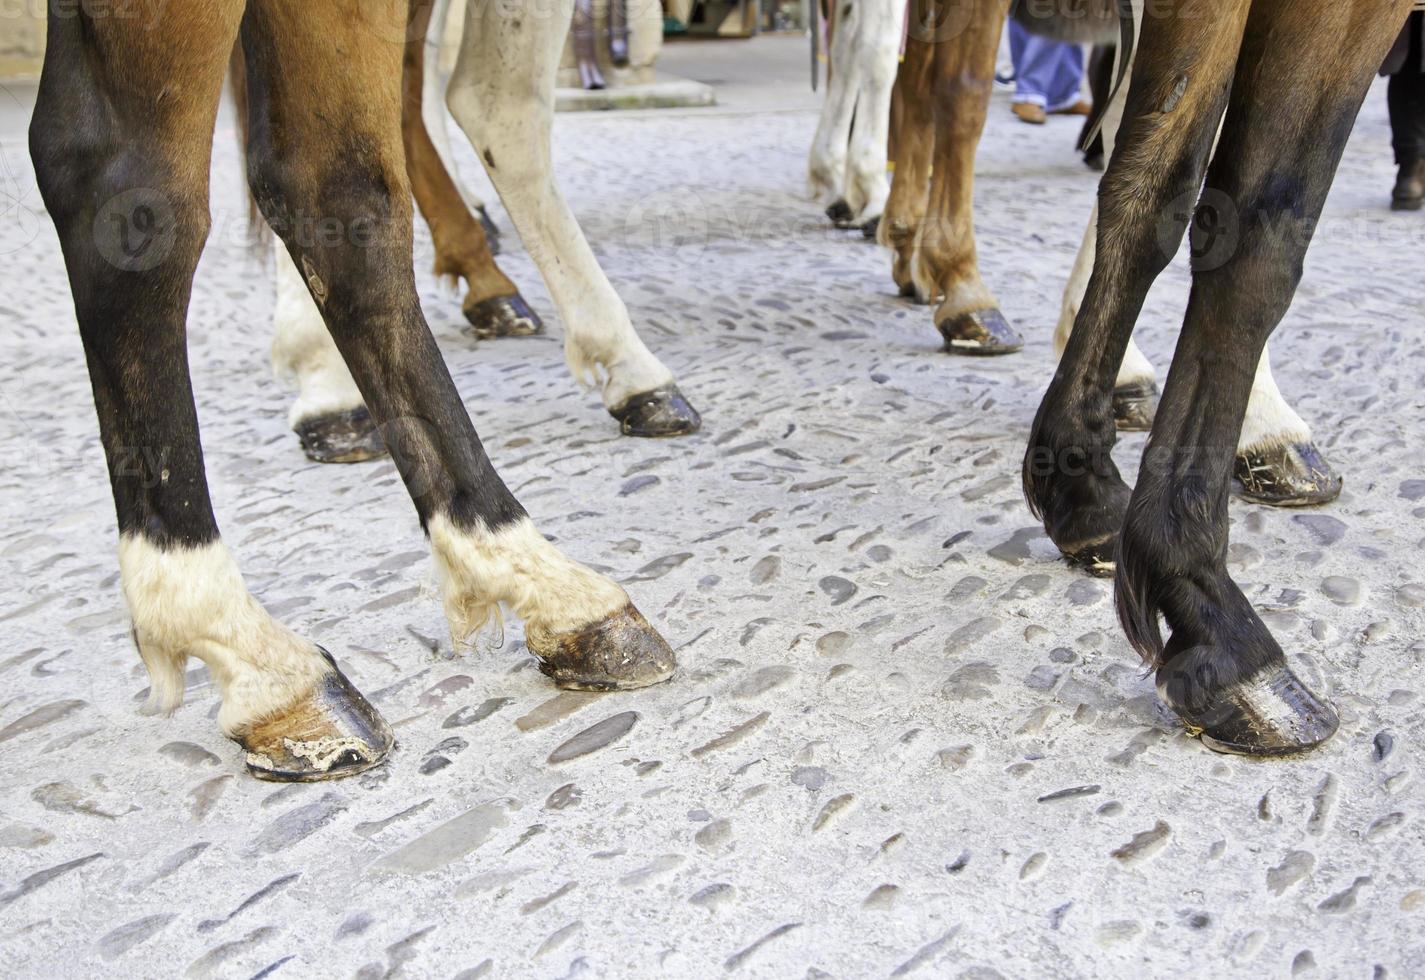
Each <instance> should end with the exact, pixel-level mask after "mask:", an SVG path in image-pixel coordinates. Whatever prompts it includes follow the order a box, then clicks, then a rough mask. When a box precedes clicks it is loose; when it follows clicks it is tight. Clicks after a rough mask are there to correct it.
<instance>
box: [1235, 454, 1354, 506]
mask: <svg viewBox="0 0 1425 980" xmlns="http://www.w3.org/2000/svg"><path fill="white" fill-rule="evenodd" d="M1232 475H1233V476H1235V477H1236V478H1237V483H1238V492H1239V493H1240V495H1241V496H1242V499H1244V500H1250V501H1252V502H1253V503H1258V504H1268V505H1270V506H1273V507H1312V506H1315V505H1317V504H1326V503H1330V502H1331V501H1333V500H1335V499H1336V498H1337V497H1339V496H1340V495H1341V485H1342V483H1343V482H1344V481H1343V480H1342V479H1341V475H1340V474H1339V473H1337V472H1336V471H1335V470H1333V469H1332V468H1331V464H1330V463H1328V462H1326V460H1325V459H1324V458H1322V456H1321V450H1319V449H1317V448H1316V444H1315V443H1312V442H1294V443H1291V444H1290V445H1286V446H1275V447H1270V448H1267V449H1262V450H1253V451H1252V452H1248V453H1239V454H1238V456H1237V459H1236V462H1235V463H1234V464H1233V472H1232Z"/></svg>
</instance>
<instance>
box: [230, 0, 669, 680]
mask: <svg viewBox="0 0 1425 980" xmlns="http://www.w3.org/2000/svg"><path fill="white" fill-rule="evenodd" d="M405 13H406V8H405V5H404V0H362V2H361V4H360V5H358V6H353V5H351V4H350V3H348V2H344V0H343V2H337V0H308V2H306V3H303V4H301V5H297V4H292V3H290V2H288V0H249V3H248V6H247V11H246V14H245V15H244V17H243V22H242V48H243V55H244V58H245V61H246V64H247V83H248V105H249V117H250V120H251V124H250V127H249V145H248V159H249V168H248V173H249V180H250V182H251V185H252V189H253V195H254V197H255V198H256V200H257V202H258V205H259V206H260V207H261V209H262V213H263V215H264V216H265V217H266V218H267V220H268V222H269V223H270V224H271V225H272V226H273V229H274V230H275V231H276V232H277V233H278V235H279V236H280V237H281V238H282V240H283V243H284V244H285V245H286V247H287V251H288V252H289V253H290V254H291V256H292V260H293V262H294V263H295V264H296V266H297V268H299V269H300V270H301V271H302V274H303V277H304V279H305V280H306V283H307V287H308V289H309V290H310V292H311V294H312V298H313V299H314V300H315V301H316V303H317V306H318V308H319V309H320V310H321V313H322V316H323V318H324V319H325V320H326V324H327V328H328V330H329V331H330V332H331V335H332V337H333V339H334V340H335V342H336V346H337V348H338V349H339V350H340V351H341V354H342V357H343V358H345V360H346V363H347V366H348V367H349V368H350V370H351V374H352V377H353V378H354V379H355V380H356V383H357V385H358V386H359V388H360V390H361V394H362V396H363V398H364V400H365V402H366V404H367V406H369V408H370V410H371V414H372V416H373V417H374V418H375V419H376V421H377V423H378V424H379V425H380V426H381V431H382V434H383V436H384V437H385V440H386V444H387V446H388V447H389V449H390V451H391V456H392V459H393V460H394V462H395V464H396V468H397V470H398V471H399V472H400V474H401V478H402V479H403V480H404V481H405V484H406V488H407V490H408V491H409V492H410V495H411V499H412V501H413V503H414V504H415V507H416V513H417V514H418V515H419V517H420V521H421V525H422V527H424V528H425V530H426V532H427V534H428V535H429V537H430V541H431V547H432V551H433V552H434V557H435V561H436V565H437V567H438V568H439V569H440V570H441V572H442V574H443V577H444V580H445V583H444V588H445V608H446V615H447V617H448V619H449V620H450V626H451V632H452V635H453V636H454V637H455V639H456V640H457V641H458V642H463V641H465V640H466V639H467V638H469V637H470V636H471V635H472V634H473V633H474V632H475V631H476V630H478V629H479V628H480V627H481V626H482V625H484V624H485V623H486V622H488V621H489V620H491V619H492V618H494V617H496V616H497V615H498V610H499V606H500V604H501V603H504V604H506V605H508V607H509V608H510V609H511V610H512V611H513V612H514V613H515V614H516V615H517V616H519V617H520V618H521V619H523V620H524V623H525V644H526V646H527V647H528V648H529V650H530V651H531V652H533V653H534V654H535V655H536V656H537V657H538V658H539V660H540V669H541V670H543V671H544V672H545V673H547V674H550V675H551V676H553V677H554V678H555V681H556V682H557V683H558V684H559V685H561V686H563V687H570V688H577V689H598V690H611V689H618V688H631V687H640V686H644V685H647V684H652V683H657V682H658V681H661V680H664V679H666V678H667V677H668V676H670V675H671V673H672V670H673V655H672V652H671V651H670V650H669V649H668V646H667V644H666V643H664V642H663V639H662V638H661V637H660V636H659V635H658V633H657V632H656V631H655V630H654V629H653V628H652V627H651V626H649V625H648V623H647V622H646V621H644V619H643V618H642V616H640V615H639V613H638V611H637V610H636V609H635V608H634V607H633V605H632V604H631V603H630V602H629V599H628V596H627V594H626V593H625V592H624V590H623V589H622V588H621V587H620V586H619V585H618V584H616V583H615V582H613V581H612V580H611V579H609V578H607V577H606V576H604V575H600V574H598V573H597V572H594V571H593V570H591V569H589V568H587V567H585V566H583V565H581V564H579V563H577V562H575V561H572V560H571V559H569V558H567V557H565V555H564V554H562V553H561V552H560V550H559V549H558V548H556V547H555V546H554V545H552V544H550V543H549V541H547V540H546V539H545V538H544V537H543V536H542V535H541V534H540V533H539V532H538V531H537V530H536V529H535V527H534V524H533V523H532V522H531V521H530V519H529V517H528V515H527V514H526V513H525V511H524V508H522V507H521V506H520V504H519V502H518V501H517V500H516V499H515V498H514V495H513V494H511V493H510V491H509V488H508V487H506V486H505V484H504V482H503V481H502V480H501V479H500V477H499V475H498V474H497V473H496V472H495V469H494V466H493V464H492V463H491V461H490V459H489V457H488V456H487V455H486V454H485V450H484V447H483V446H482V445H481V443H480V439H479V437H478V436H477V435H476V434H475V428H474V426H473V425H472V424H471V421H470V416H469V415H468V414H467V412H466V411H465V406H464V405H463V404H462V402H461V400H460V395H459V392H457V391H456V388H455V384H454V382H453V381H452V380H451V377H450V372H449V371H448V370H447V369H446V366H445V363H444V362H443V361H442V360H441V357H440V351H439V349H438V348H437V347H436V344H435V339H434V338H433V337H432V336H431V333H430V330H429V329H428V328H427V326H426V323H425V320H424V318H423V317H422V315H421V309H420V303H419V301H418V298H417V296H416V287H415V276H414V273H413V271H412V267H411V247H412V223H411V219H412V214H411V198H410V185H409V184H408V183H407V176H406V167H405V159H404V153H403V152H402V146H401V135H400V123H401V98H400V91H399V89H398V87H397V84H396V79H397V74H398V71H399V67H400V63H401V57H402V47H403V45H402V44H401V43H400V42H399V40H398V39H393V38H392V37H391V33H392V31H391V25H393V24H399V25H404V24H405ZM373 79H377V80H379V79H390V84H389V85H380V84H377V85H373V84H372V80H373ZM314 217H315V218H318V219H320V221H321V223H322V225H323V226H324V227H335V228H337V229H340V230H341V232H342V234H338V235H325V236H315V237H313V236H307V235H304V234H302V233H301V229H303V228H304V227H306V226H307V225H308V224H309V223H310V219H311V218H314Z"/></svg>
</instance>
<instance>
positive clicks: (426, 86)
mask: <svg viewBox="0 0 1425 980" xmlns="http://www.w3.org/2000/svg"><path fill="white" fill-rule="evenodd" d="M456 6H463V5H460V4H457V5H456ZM452 13H454V14H455V17H456V19H458V20H459V22H460V23H459V24H456V23H454V21H453V20H452V17H451V15H452ZM463 23H464V10H463V9H461V10H456V11H452V10H451V3H450V0H435V3H434V4H433V5H432V7H431V13H430V27H429V29H428V30H427V31H426V50H425V59H424V61H423V63H422V64H423V68H424V73H423V75H422V77H421V118H422V119H424V120H425V124H426V132H427V133H429V134H430V141H431V143H432V144H434V146H435V153H436V156H438V157H440V164H441V166H443V167H444V168H445V172H446V173H448V174H450V179H451V181H452V182H453V183H454V184H455V189H456V190H457V191H459V192H460V197H461V199H462V200H463V201H464V202H465V206H466V207H468V208H469V209H470V210H472V211H474V210H475V209H476V208H481V207H484V206H485V202H484V201H481V200H480V196H479V195H478V194H476V193H475V192H474V191H472V190H471V189H470V188H468V187H466V186H465V182H464V181H463V180H461V179H460V171H459V170H458V169H456V166H455V157H454V155H453V154H452V153H451V151H450V130H449V128H448V127H447V126H446V120H447V119H448V118H449V113H447V112H446V110H445V87H446V85H448V84H449V83H450V64H451V61H450V60H449V59H450V58H451V57H453V54H452V53H450V48H451V47H452V46H455V45H458V44H459V43H460V24H463ZM447 25H450V26H452V27H453V28H454V31H453V36H452V32H450V31H447V30H446V28H447Z"/></svg>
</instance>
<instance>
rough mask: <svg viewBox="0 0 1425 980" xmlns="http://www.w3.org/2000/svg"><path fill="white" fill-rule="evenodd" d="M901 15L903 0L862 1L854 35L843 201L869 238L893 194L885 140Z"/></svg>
mask: <svg viewBox="0 0 1425 980" xmlns="http://www.w3.org/2000/svg"><path fill="white" fill-rule="evenodd" d="M904 14H905V4H904V3H903V2H901V0H863V2H862V4H861V14H860V18H861V23H860V29H859V30H858V31H857V36H856V59H857V61H859V62H860V66H861V70H860V81H861V85H860V91H859V93H858V94H857V96H856V118H855V120H854V121H853V122H852V124H851V146H850V153H849V156H848V159H847V164H846V203H847V204H848V205H849V206H850V208H851V211H852V213H853V214H854V215H855V217H854V218H852V219H851V220H852V223H853V224H855V225H858V226H860V227H861V229H862V230H863V232H865V233H866V237H868V238H874V237H875V235H876V227H875V226H876V223H877V222H879V221H880V220H881V212H882V211H884V210H885V208H886V198H888V197H890V194H891V182H890V180H889V179H888V178H887V177H886V144H887V141H888V139H889V137H890V125H891V88H892V86H894V85H895V81H896V58H897V56H898V55H899V53H900V41H901V21H902V19H903V17H904ZM868 225H869V226H870V227H869V228H868V227H867V226H868Z"/></svg>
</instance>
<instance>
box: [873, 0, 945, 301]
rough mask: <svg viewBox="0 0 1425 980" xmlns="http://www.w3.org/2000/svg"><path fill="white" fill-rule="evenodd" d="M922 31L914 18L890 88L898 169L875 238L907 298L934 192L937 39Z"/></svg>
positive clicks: (917, 8) (914, 5)
mask: <svg viewBox="0 0 1425 980" xmlns="http://www.w3.org/2000/svg"><path fill="white" fill-rule="evenodd" d="M922 7H923V5H922V4H921V3H919V2H915V3H912V5H911V10H912V15H913V16H915V15H919V14H920V12H921V10H922ZM932 9H933V8H932ZM919 34H920V31H919V30H918V28H917V25H916V24H915V23H914V22H912V25H911V30H910V32H909V34H908V36H907V37H906V44H905V58H904V59H902V61H901V63H900V68H899V69H898V70H897V71H896V83H895V86H894V87H893V88H892V90H891V117H892V128H893V129H894V130H895V133H896V156H895V164H896V169H895V173H894V174H892V175H891V193H890V196H889V197H888V198H886V209H885V211H884V212H882V214H881V220H880V223H879V225H878V226H877V229H876V241H877V242H879V243H880V244H881V245H884V246H885V247H887V248H889V249H890V250H891V253H892V256H891V276H892V278H893V279H894V280H895V284H896V289H897V291H898V292H899V293H900V295H902V296H904V297H907V298H914V297H915V283H914V282H913V280H912V276H911V271H910V270H911V264H912V260H913V257H914V253H915V239H916V234H917V232H918V231H919V230H920V223H921V221H922V220H924V218H925V208H926V204H927V202H928V200H929V197H930V157H931V152H932V151H933V150H934V148H935V122H934V118H933V117H934V102H933V101H932V87H931V86H932V85H933V84H934V81H933V79H934V74H933V73H934V70H935V53H936V49H937V48H938V45H936V44H935V43H933V42H932V41H929V40H925V39H924V38H922V37H920V36H919ZM927 301H928V300H927Z"/></svg>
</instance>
